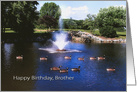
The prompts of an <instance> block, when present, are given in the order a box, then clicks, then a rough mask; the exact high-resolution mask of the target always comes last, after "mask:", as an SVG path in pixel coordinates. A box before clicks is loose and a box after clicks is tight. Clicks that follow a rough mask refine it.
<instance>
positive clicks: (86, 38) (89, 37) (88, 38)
mask: <svg viewBox="0 0 137 92" xmlns="http://www.w3.org/2000/svg"><path fill="white" fill-rule="evenodd" d="M80 34H82V35H81V36H80V37H77V36H74V34H73V33H71V35H72V41H73V42H80V43H87V42H88V43H90V42H95V43H126V39H122V38H106V37H103V36H95V35H93V34H91V33H88V32H80Z"/></svg>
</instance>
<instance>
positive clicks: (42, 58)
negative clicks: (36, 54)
mask: <svg viewBox="0 0 137 92" xmlns="http://www.w3.org/2000/svg"><path fill="white" fill-rule="evenodd" d="M16 59H17V60H22V59H23V55H21V56H17V57H16ZM64 59H67V60H70V59H71V55H70V56H65V57H64ZM40 60H41V61H43V60H44V61H47V60H48V56H46V57H40ZM78 60H81V61H84V58H82V57H79V58H78ZM90 60H105V57H90ZM61 67H62V66H59V67H52V68H50V70H52V71H59V72H60V73H67V72H68V67H67V69H60V68H61ZM71 71H80V66H79V67H78V68H72V69H71ZM106 71H108V72H114V71H115V68H107V69H106Z"/></svg>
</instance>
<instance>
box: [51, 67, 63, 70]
mask: <svg viewBox="0 0 137 92" xmlns="http://www.w3.org/2000/svg"><path fill="white" fill-rule="evenodd" d="M60 67H62V66H59V67H52V68H50V70H53V71H58V70H60Z"/></svg>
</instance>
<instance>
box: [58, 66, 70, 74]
mask: <svg viewBox="0 0 137 92" xmlns="http://www.w3.org/2000/svg"><path fill="white" fill-rule="evenodd" d="M59 72H60V73H67V72H68V67H67V69H61V70H60V71H59Z"/></svg>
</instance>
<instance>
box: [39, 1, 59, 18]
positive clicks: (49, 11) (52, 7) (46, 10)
mask: <svg viewBox="0 0 137 92" xmlns="http://www.w3.org/2000/svg"><path fill="white" fill-rule="evenodd" d="M40 16H41V17H43V16H51V17H53V18H55V19H57V20H58V19H59V17H60V16H61V9H60V7H59V5H56V4H55V3H53V2H51V3H45V4H44V5H43V6H42V7H41V9H40Z"/></svg>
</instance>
